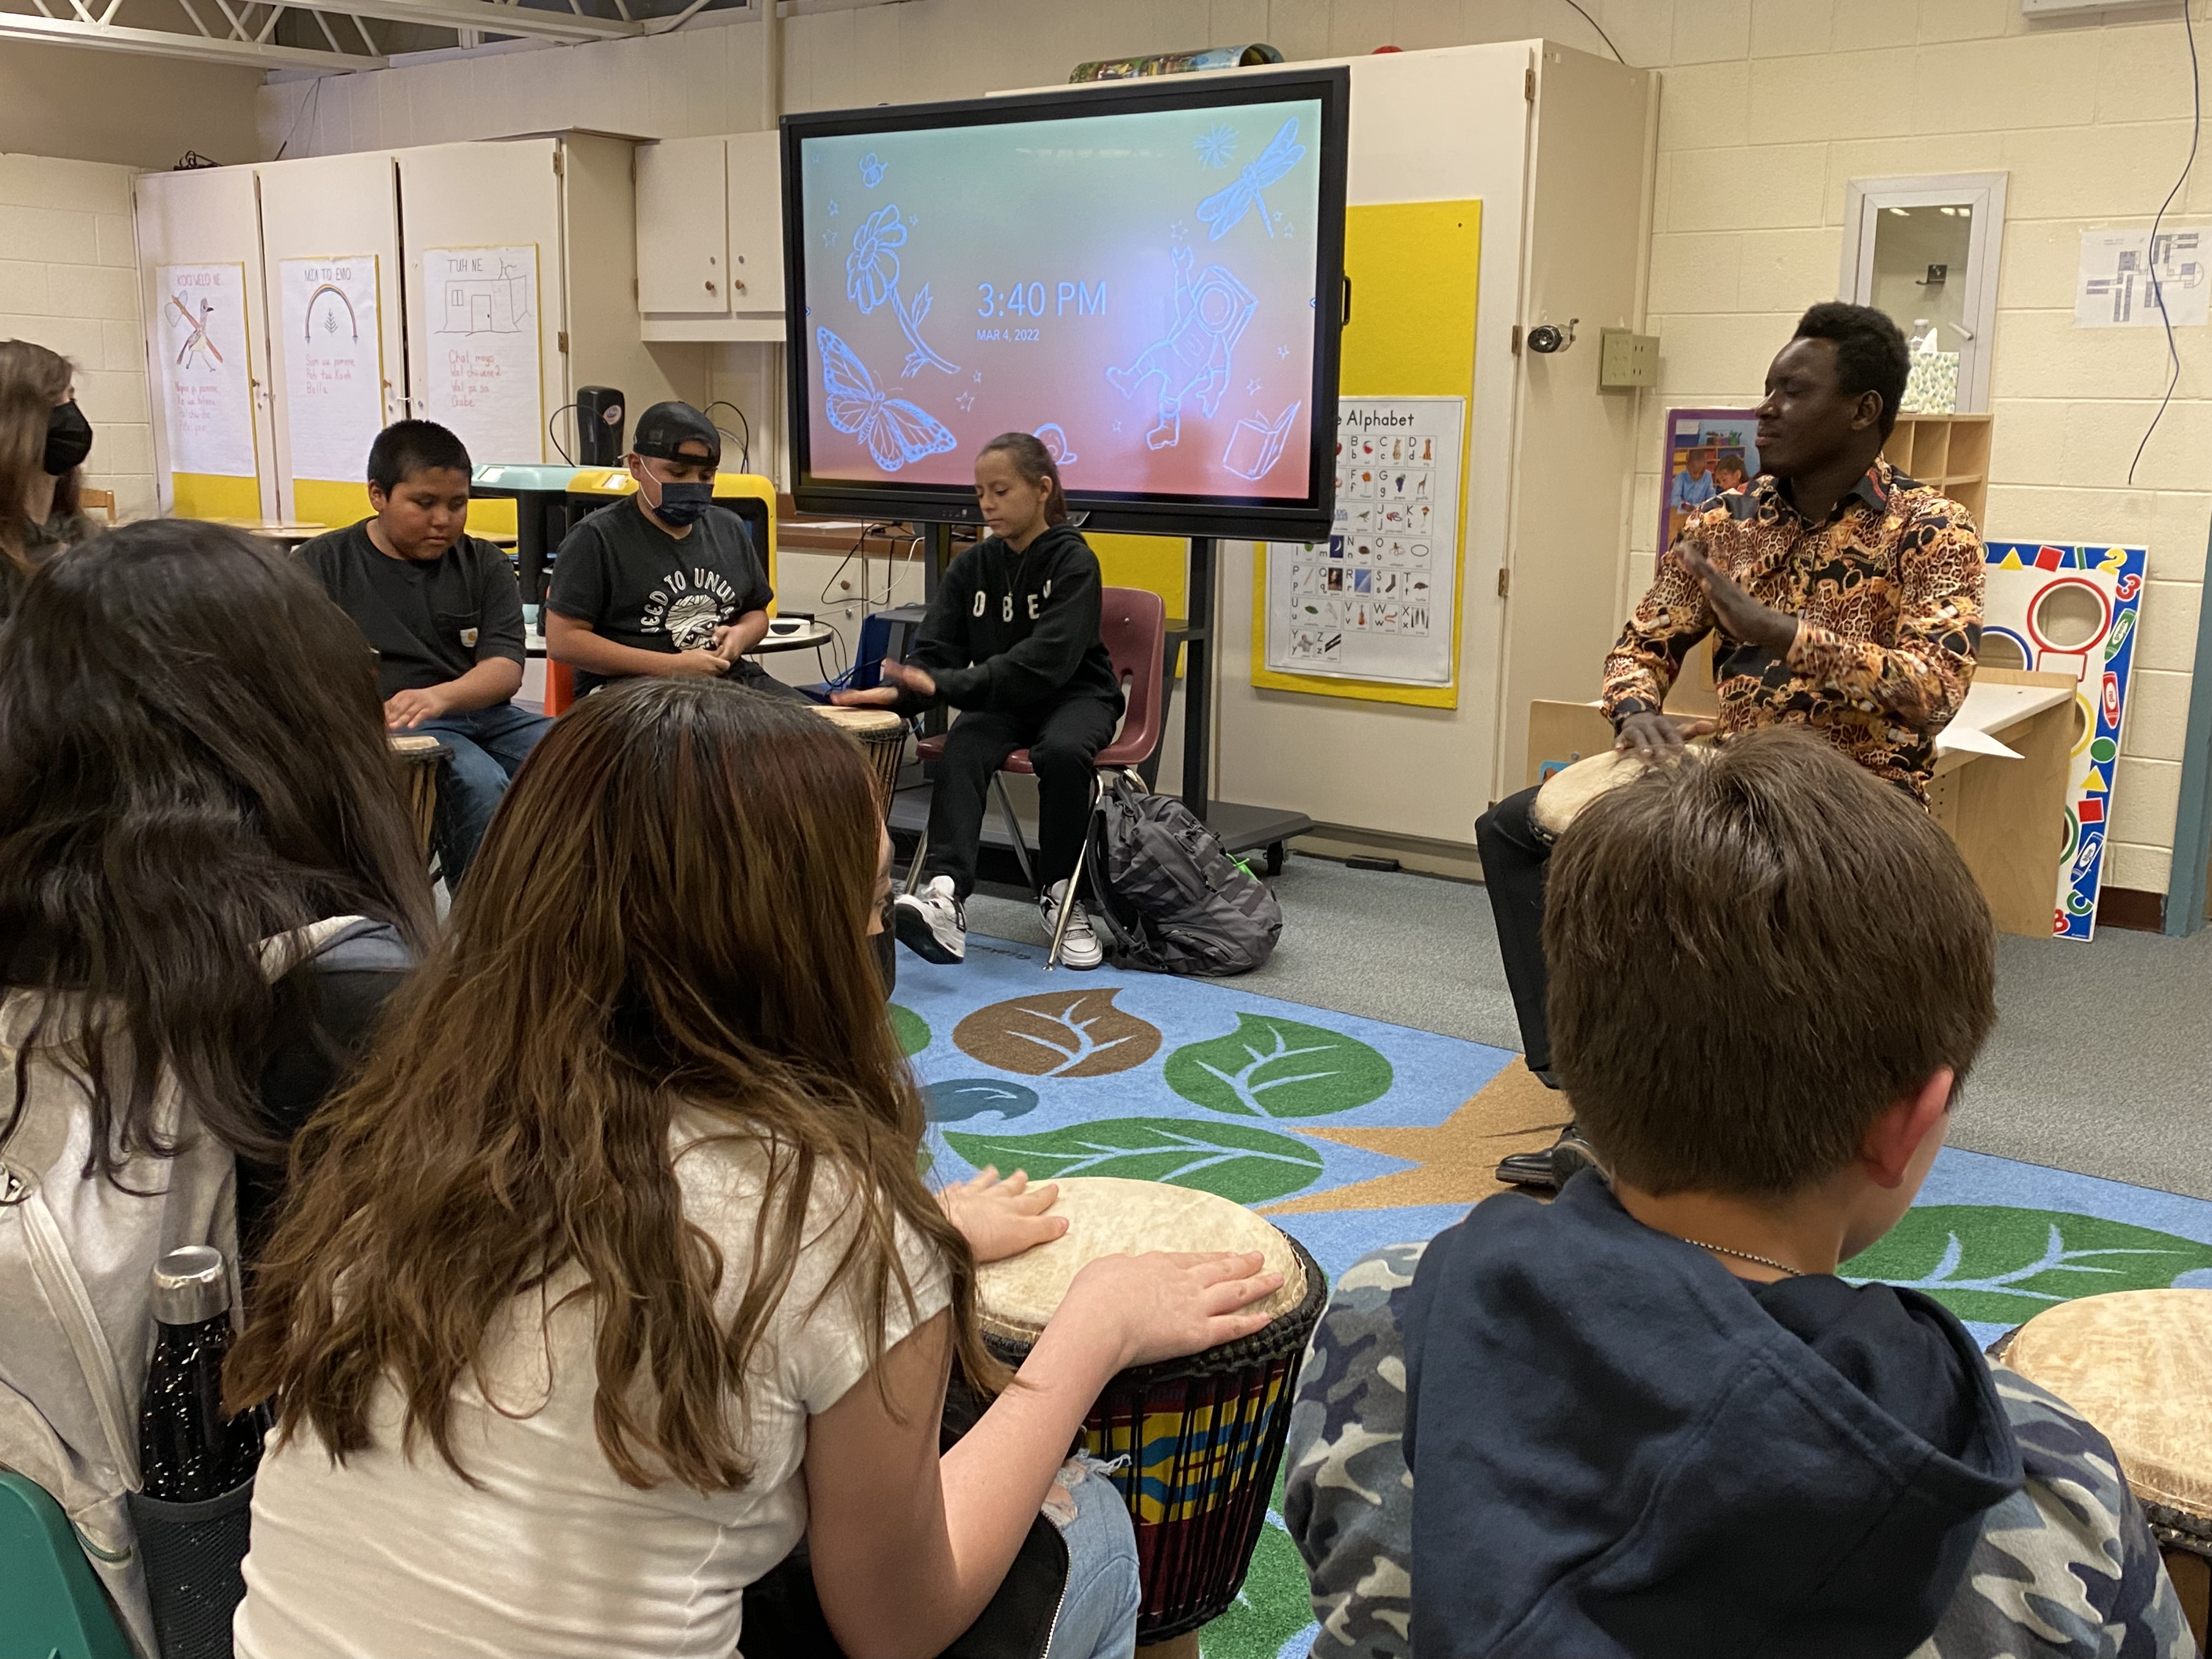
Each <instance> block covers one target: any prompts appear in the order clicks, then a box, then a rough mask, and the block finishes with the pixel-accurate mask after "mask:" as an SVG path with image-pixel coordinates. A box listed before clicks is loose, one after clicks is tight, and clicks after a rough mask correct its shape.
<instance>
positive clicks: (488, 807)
mask: <svg viewBox="0 0 2212 1659" xmlns="http://www.w3.org/2000/svg"><path fill="white" fill-rule="evenodd" d="M552 729H553V722H552V721H551V720H547V719H546V718H545V716H544V715H543V714H529V713H527V712H526V711H525V710H523V709H520V708H516V707H515V706H514V705H513V703H511V702H495V703H494V704H493V705H492V706H491V707H490V708H476V709H471V710H470V711H469V712H468V713H466V714H441V715H440V716H439V717H438V718H437V719H435V720H424V721H423V722H422V725H420V726H416V727H415V728H414V730H416V732H427V733H428V734H429V735H431V736H433V737H435V738H437V739H438V740H439V741H440V742H441V743H443V744H445V745H446V747H447V748H448V749H450V750H453V759H452V760H451V761H450V762H448V763H447V765H446V766H445V768H444V769H443V770H442V771H441V773H440V775H439V778H438V829H437V842H438V863H439V866H440V867H441V869H442V870H443V871H444V872H445V876H446V889H447V891H448V892H455V891H458V890H459V888H460V884H461V878H462V877H464V876H465V875H466V874H468V872H469V862H470V860H472V859H474V858H475V857H476V855H477V842H480V841H482V840H483V833H484V829H485V826H487V825H488V824H489V823H491V815H492V813H493V811H495V810H496V809H497V807H498V805H499V798H500V797H501V795H503V794H505V793H507V781H508V780H509V779H511V778H513V776H514V774H515V769H517V768H518V767H520V765H521V764H522V763H523V761H524V760H525V759H526V757H528V756H529V753H530V751H531V750H532V749H535V748H536V747H537V746H538V738H542V737H544V735H545V734H546V733H547V732H550V731H551V730H552Z"/></svg>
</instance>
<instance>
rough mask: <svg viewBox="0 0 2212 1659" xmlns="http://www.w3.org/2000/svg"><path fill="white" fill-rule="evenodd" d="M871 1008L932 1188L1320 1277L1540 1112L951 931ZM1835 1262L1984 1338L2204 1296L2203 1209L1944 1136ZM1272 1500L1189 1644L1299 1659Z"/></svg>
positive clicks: (1303, 1612)
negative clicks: (1269, 1234)
mask: <svg viewBox="0 0 2212 1659" xmlns="http://www.w3.org/2000/svg"><path fill="white" fill-rule="evenodd" d="M894 1004H895V1006H894V1009H893V1018H894V1020H895V1021H896V1025H897V1029H898V1030H899V1033H900V1036H901V1039H902V1042H903V1044H904V1046H905V1048H906V1049H907V1051H908V1054H910V1055H911V1056H912V1059H913V1062H914V1065H915V1071H916V1073H917V1075H918V1076H919V1077H920V1079H921V1082H922V1085H923V1087H924V1091H925V1093H926V1095H927V1101H928V1105H929V1115H930V1120H931V1127H930V1131H929V1136H928V1139H927V1144H926V1147H925V1151H926V1154H927V1158H928V1159H929V1160H930V1164H931V1167H932V1178H933V1180H936V1181H948V1180H959V1179H964V1178H965V1177H966V1176H969V1174H971V1173H973V1172H974V1171H975V1170H978V1169H981V1168H982V1167H983V1166H984V1165H986V1164H995V1165H996V1166H997V1167H998V1168H999V1169H1000V1170H1006V1171H1012V1170H1015V1169H1017V1168H1019V1169H1024V1170H1028V1171H1029V1172H1030V1175H1031V1176H1033V1177H1036V1178H1038V1179H1048V1178H1052V1177H1055V1176H1077V1175H1092V1176H1124V1177H1128V1178H1133V1179H1139V1180H1152V1181H1164V1182H1171V1183H1173V1184H1176V1185H1178V1186H1183V1187H1190V1188H1198V1189H1200V1190H1202V1191H1206V1192H1210V1193H1214V1194H1219V1195H1220V1196H1222V1197H1225V1198H1228V1199H1232V1200H1235V1201H1236V1202H1237V1203H1239V1204H1243V1205H1246V1206H1249V1207H1250V1208H1252V1209H1255V1210H1256V1211H1258V1212H1260V1213H1261V1214H1263V1215H1266V1216H1267V1217H1268V1218H1269V1219H1271V1220H1273V1222H1274V1223H1275V1225H1278V1226H1279V1227H1281V1228H1282V1229H1283V1230H1284V1231H1285V1232H1288V1233H1290V1234H1291V1235H1292V1236H1293V1237H1296V1238H1297V1239H1298V1240H1299V1242H1300V1243H1303V1244H1304V1245H1305V1247H1306V1248H1307V1249H1309V1250H1310V1251H1311V1252H1312V1253H1313V1255H1314V1258H1315V1260H1316V1261H1318V1262H1319V1263H1320V1264H1321V1267H1322V1271H1323V1272H1324V1273H1327V1274H1328V1275H1329V1277H1330V1278H1331V1279H1334V1278H1335V1277H1336V1276H1337V1275H1339V1274H1340V1273H1343V1271H1344V1270H1345V1269H1346V1267H1349V1266H1350V1265H1351V1264H1352V1262H1353V1261H1357V1260H1358V1258H1359V1257H1360V1256H1361V1255H1364V1254H1365V1253H1366V1252H1367V1251H1369V1250H1371V1249H1376V1247H1377V1246H1380V1245H1383V1244H1388V1243H1399V1242H1402V1241H1406V1240H1411V1239H1419V1238H1426V1237H1431V1235H1433V1234H1435V1233H1436V1232H1437V1231H1439V1230H1441V1229H1443V1228H1444V1227H1447V1226H1449V1225H1451V1224H1452V1223H1453V1222H1455V1221H1456V1220H1458V1219H1459V1218H1460V1217H1461V1216H1462V1215H1464V1214H1465V1213H1466V1212H1467V1210H1468V1206H1470V1205H1472V1204H1474V1203H1477V1202H1479V1201H1480V1200H1483V1199H1485V1198H1487V1197H1490V1196H1491V1195H1492V1194H1495V1193H1498V1192H1499V1191H1501V1190H1504V1189H1503V1188H1500V1187H1499V1185H1498V1182H1497V1181H1496V1179H1495V1176H1494V1173H1493V1171H1494V1170H1495V1168H1496V1165H1497V1163H1498V1159H1499V1158H1501V1157H1503V1156H1504V1154H1505V1153H1507V1152H1517V1151H1521V1150H1522V1149H1524V1148H1529V1147H1536V1146H1545V1145H1547V1144H1548V1143H1549V1142H1550V1140H1551V1139H1552V1137H1553V1134H1555V1133H1557V1131H1558V1129H1559V1126H1560V1124H1561V1122H1562V1121H1564V1118H1565V1109H1564V1105H1563V1103H1562V1099H1561V1097H1559V1095H1557V1094H1555V1093H1553V1091H1550V1090H1548V1089H1547V1088H1545V1087H1544V1086H1543V1085H1542V1084H1541V1083H1540V1082H1538V1081H1537V1080H1536V1079H1534V1077H1532V1076H1531V1075H1530V1074H1529V1073H1528V1070H1527V1068H1526V1067H1525V1066H1522V1063H1521V1059H1520V1056H1519V1055H1518V1054H1515V1053H1513V1052H1511V1051H1510V1050H1508V1049H1504V1048H1493V1047H1491V1046H1488V1045H1486V1044H1484V1043H1480V1042H1470V1041H1468V1040H1467V1039H1466V1038H1464V1037H1459V1036H1440V1035H1437V1034H1436V1033H1434V1032H1430V1031H1422V1030H1413V1029H1411V1028H1410V1027H1407V1026H1404V1025H1397V1024H1388V1023H1386V1022H1383V1021H1381V1020H1376V1019H1371V1018H1362V1017H1359V1016H1357V1015H1352V1014H1346V1013H1340V1012H1333V1011H1329V1010H1327V1009H1322V1008H1316V1007H1313V1006H1307V1005H1304V1004H1301V1003H1292V1002H1285V1001H1280V1000H1276V999H1274V998H1271V997H1266V996H1260V995H1255V994H1252V993H1249V992H1247V991H1243V990H1240V989H1239V988H1237V984H1236V983H1235V982H1233V981H1232V982H1230V983H1216V982H1213V981H1204V980H1187V979H1171V978H1165V977H1162V976H1159V975H1149V974H1139V973H1124V972H1121V971H1118V970H1116V969H1111V968H1108V969H1099V970H1097V971H1095V972H1091V973H1074V972H1071V971H1068V970H1065V969H1062V970H1059V971H1055V972H1053V973H1050V974H1048V973H1046V972H1045V971H1044V952H1043V951H1042V949H1040V948H1038V947H1036V946H1034V945H1027V944H1023V943H1018V942H1015V941H1011V940H1005V939H993V938H989V937H987V936H985V935H983V934H981V933H971V934H970V935H969V940H968V959H967V961H966V962H965V963H961V964H959V965H957V966H954V967H933V966H932V965H930V964H928V963H923V962H921V960H920V959H919V958H917V957H915V956H913V955H912V954H910V953H908V952H906V951H901V952H900V957H899V981H898V988H897V992H896V996H895V999H894ZM1845 1271H1846V1273H1847V1274H1849V1275H1850V1276H1853V1277H1857V1278H1867V1279H1887V1280H1888V1281H1890V1282H1892V1283H1894V1284H1900V1285H1913V1286H1916V1287H1917V1288H1919V1289H1922V1290H1924V1291H1928V1292H1929V1294H1931V1295H1933V1296H1936V1297H1938V1298H1940V1299H1941V1300H1942V1301H1943V1302H1944V1303H1945V1304H1948V1306H1949V1307H1950V1308H1951V1309H1952V1310H1954V1312H1956V1313H1957V1314H1958V1315H1959V1316H1960V1318H1961V1319H1962V1320H1964V1321H1965V1322H1966V1324H1967V1326H1968V1327H1969V1328H1971V1329H1972V1331H1973V1332H1974V1334H1975V1335H1976V1336H1977V1337H1978V1338H1979V1339H1981V1340H1984V1341H1987V1340H1990V1339H1992V1338H1994V1337H1995V1336H1996V1335H1997V1334H2000V1333H2001V1332H2002V1331H2004V1330H2007V1329H2008V1328H2011V1327H2013V1326H2015V1325H2017V1324H2019V1323H2021V1322H2022V1321H2024V1320H2026V1319H2027V1318H2029V1317H2031V1316H2033V1315H2034V1314H2035V1313H2036V1312H2037V1311H2038V1310H2040V1309H2042V1308H2046V1307H2049V1306H2051V1304H2054V1303H2057V1302H2063V1301H2065V1300H2068V1299H2069V1298H2070V1297H2076V1296H2082V1295H2087V1294H2091V1293H2093V1292H2097V1291H2117V1290H2135V1289H2145V1288H2152V1287H2162V1286H2166V1285H2180V1286H2185V1287H2186V1286H2201V1287H2212V1202H2208V1201H2207V1200H2203V1199H2198V1198H2192V1197H2186V1196H2183V1195H2180V1194H2172V1193H2166V1192H2160V1191H2155V1190H2153V1189H2151V1188H2145V1187H2137V1186H2131V1185H2129V1184H2128V1183H2126V1182H2119V1181H2112V1180H2106V1179H2102V1178H2100V1177H2097V1176H2087V1175H2077V1174H2072V1173H2069V1172H2068V1171H2065V1170H2055V1169H2050V1168H2045V1167H2044V1166H2042V1165H2039V1164H2029V1163H2024V1162H2021V1161H2019V1160H2016V1159H2014V1158H2002V1157H1996V1156H1993V1155H1990V1154H1988V1153H1984V1152H1968V1151H1964V1150H1961V1149H1959V1148H1956V1147H1952V1148H1947V1149H1946V1150H1945V1151H1944V1152H1942V1154H1941V1155H1940V1156H1939V1157H1938V1158H1937V1159H1936V1167H1935V1169H1934V1170H1933V1172H1932V1173H1931V1174H1930V1175H1929V1179H1928V1182H1927V1183H1926V1185H1925V1186H1924V1187H1923V1188H1922V1190H1921V1193H1920V1195H1919V1197H1918V1199H1917V1201H1916V1203H1915V1205H1914V1206H1913V1208H1912V1210H1911V1212H1909V1213H1908V1214H1907V1215H1906V1217H1905V1219H1904V1221H1903V1222H1902V1223H1900V1224H1899V1226H1898V1227H1897V1228H1896V1230H1895V1231H1893V1232H1892V1233H1891V1234H1890V1235H1889V1236H1888V1237H1887V1238H1885V1239H1883V1240H1882V1241H1881V1243H1878V1244H1877V1245H1875V1247H1874V1248H1873V1249H1870V1250H1869V1251H1868V1252H1866V1254H1864V1255H1861V1256H1859V1257H1857V1258H1856V1259H1855V1260H1854V1261H1851V1262H1850V1263H1848V1264H1846V1268H1845ZM1312 1618H1313V1615H1312V1611H1311V1608H1310V1604H1309V1602H1308V1601H1307V1598H1306V1581H1305V1574H1304V1567H1303V1565H1302V1564H1301V1563H1300V1561H1299V1559H1298V1556H1297V1550H1296V1548H1295V1547H1293V1546H1292V1545H1291V1541H1290V1538H1289V1536H1288V1534H1285V1532H1284V1531H1283V1530H1282V1527H1281V1523H1280V1517H1279V1514H1276V1513H1273V1512H1271V1514H1270V1516H1269V1520H1268V1524H1267V1527H1266V1528H1265V1529H1264V1530H1263V1531H1262V1533H1261V1538H1260V1541H1259V1546H1258V1547H1257V1549H1256V1550H1255V1553H1254V1557H1253V1560H1252V1565H1251V1569H1250V1571H1249V1573H1248V1575H1247V1577H1246V1579H1245V1583H1244V1586H1243V1591H1242V1593H1241V1594H1240V1595H1239V1597H1238V1600H1237V1605H1236V1606H1235V1607H1233V1608H1232V1609H1231V1611H1230V1612H1229V1613H1226V1614H1225V1615H1224V1616H1223V1617H1222V1618H1220V1619H1218V1620H1215V1621H1214V1622H1213V1623H1212V1624H1211V1625H1208V1626H1206V1628H1205V1629H1204V1630H1203V1631H1202V1632H1200V1650H1201V1652H1202V1653H1203V1655H1204V1656H1205V1659H1303V1656H1304V1655H1305V1654H1306V1653H1307V1652H1308V1650H1309V1649H1310V1644H1311V1643H1312V1640H1313V1636H1314V1632H1315V1627H1314V1625H1313V1623H1312Z"/></svg>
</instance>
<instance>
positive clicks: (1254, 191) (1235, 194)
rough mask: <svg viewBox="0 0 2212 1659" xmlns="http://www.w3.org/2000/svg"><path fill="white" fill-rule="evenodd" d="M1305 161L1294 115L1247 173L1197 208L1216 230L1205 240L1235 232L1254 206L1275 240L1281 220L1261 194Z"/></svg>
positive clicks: (1200, 215) (1250, 163)
mask: <svg viewBox="0 0 2212 1659" xmlns="http://www.w3.org/2000/svg"><path fill="white" fill-rule="evenodd" d="M1305 159H1306V147H1305V146H1304V144H1302V143H1299V142H1298V118H1297V116H1295V115H1293V116H1292V117H1291V118H1290V119H1289V120H1287V121H1285V122H1284V123H1283V125H1282V126H1281V128H1280V130H1279V131H1277V132H1276V134H1275V136H1274V137H1273V138H1271V139H1269V140H1268V141H1267V149H1263V150H1261V152H1260V154H1259V155H1258V156H1257V157H1255V159H1254V160H1252V161H1247V162H1246V163H1245V164H1244V170H1243V172H1241V173H1238V174H1237V178H1236V180H1235V181H1234V182H1233V183H1232V184H1231V185H1230V186H1229V187H1228V188H1227V189H1226V190H1221V191H1215V192H1214V193H1213V194H1212V195H1211V196H1209V197H1206V199H1205V200H1204V201H1203V202H1200V204H1198V216H1199V217H1200V219H1202V220H1204V221H1205V222H1206V223H1207V224H1209V225H1212V227H1213V233H1212V235H1211V236H1209V237H1208V238H1207V239H1206V240H1208V241H1213V242H1218V241H1219V240H1221V239H1222V238H1223V237H1224V236H1226V235H1227V234H1229V233H1230V232H1231V231H1232V230H1234V229H1235V228H1237V225H1238V224H1239V223H1240V222H1243V217H1244V216H1245V215H1246V214H1248V213H1249V212H1250V211H1251V210H1252V204H1254V203H1255V202H1257V203H1258V204H1260V224H1261V228H1263V229H1264V230H1266V231H1267V234H1268V235H1270V236H1273V234H1275V224H1274V222H1275V220H1277V219H1278V218H1279V217H1280V216H1279V215H1274V214H1270V213H1269V212H1268V210H1267V200H1266V198H1265V197H1262V196H1261V193H1260V192H1261V191H1264V190H1266V189H1267V187H1268V186H1269V185H1273V184H1274V183H1276V182H1277V181H1278V180H1279V179H1281V178H1282V176H1283V175H1284V174H1285V173H1288V172H1289V171H1290V170H1291V168H1292V167H1296V166H1297V164H1298V163H1299V162H1301V161H1304V160H1305Z"/></svg>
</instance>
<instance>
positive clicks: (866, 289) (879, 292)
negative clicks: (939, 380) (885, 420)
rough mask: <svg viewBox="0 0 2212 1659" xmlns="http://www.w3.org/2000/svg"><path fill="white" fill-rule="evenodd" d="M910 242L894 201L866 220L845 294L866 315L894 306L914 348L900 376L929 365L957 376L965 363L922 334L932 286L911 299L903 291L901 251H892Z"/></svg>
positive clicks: (849, 259) (856, 236) (856, 239)
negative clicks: (938, 351) (930, 343)
mask: <svg viewBox="0 0 2212 1659" xmlns="http://www.w3.org/2000/svg"><path fill="white" fill-rule="evenodd" d="M904 246H906V223H905V221H903V220H902V219H901V218H900V217H899V210H898V204H897V203H896V202H889V203H886V204H884V205H883V206H882V207H880V208H878V209H877V210H875V211H874V212H873V213H872V214H870V215H869V216H867V218H866V220H864V221H862V222H861V225H860V228H859V229H858V230H856V231H854V233H853V251H852V252H850V253H848V254H847V255H846V256H845V297H846V298H847V299H848V300H850V301H852V302H853V303H854V305H856V306H858V307H860V314H861V315H862V316H863V317H866V316H872V314H874V313H875V311H876V310H877V308H878V307H881V306H884V305H889V306H890V308H891V312H892V314H893V315H895V316H896V318H897V319H898V325H899V332H901V333H902V334H903V335H905V336H906V343H907V344H908V345H909V346H911V347H912V348H913V349H912V350H911V351H909V352H908V353H907V357H906V366H905V368H902V369H901V370H900V374H902V375H903V376H904V377H905V378H906V379H908V380H911V379H913V378H914V376H915V375H917V374H921V371H922V368H923V367H924V366H925V365H926V366H927V367H929V368H935V369H941V370H942V371H943V372H944V373H945V374H958V373H959V372H960V365H959V364H957V363H948V362H945V359H944V358H942V357H940V356H938V355H937V354H936V353H935V352H934V351H933V350H931V349H929V346H928V344H927V342H925V341H924V340H923V339H922V337H921V319H923V318H925V317H927V316H928V315H929V284H928V283H923V284H922V285H921V290H920V291H919V292H918V293H916V294H915V296H914V298H913V300H912V301H908V300H906V299H904V298H902V296H901V295H900V294H899V262H898V255H897V254H896V252H893V251H892V250H893V249H895V248H901V247H904Z"/></svg>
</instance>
